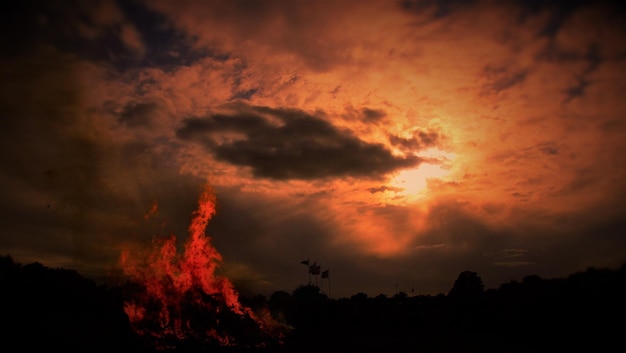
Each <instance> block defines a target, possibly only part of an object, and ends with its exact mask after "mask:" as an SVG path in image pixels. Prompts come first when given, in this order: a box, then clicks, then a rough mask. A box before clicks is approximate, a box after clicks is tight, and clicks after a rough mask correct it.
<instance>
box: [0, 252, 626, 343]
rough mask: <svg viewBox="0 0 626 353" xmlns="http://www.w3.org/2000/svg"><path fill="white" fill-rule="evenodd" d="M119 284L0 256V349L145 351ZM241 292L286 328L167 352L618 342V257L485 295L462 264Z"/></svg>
mask: <svg viewBox="0 0 626 353" xmlns="http://www.w3.org/2000/svg"><path fill="white" fill-rule="evenodd" d="M126 286H128V284H126V285H125V286H106V285H98V284H96V282H94V281H92V280H90V279H87V278H84V277H82V276H81V275H80V274H78V273H77V272H76V271H73V270H67V269H51V268H48V267H46V266H44V265H42V264H40V263H32V264H27V265H21V264H19V263H15V262H14V261H13V259H12V258H11V257H10V256H9V255H7V256H4V257H0V314H1V316H0V320H1V322H2V324H1V326H0V338H1V340H0V342H1V343H0V345H2V346H1V347H0V349H2V350H3V351H6V352H33V351H42V350H45V351H49V350H55V349H60V350H62V351H65V352H95V353H97V352H134V353H138V352H146V353H149V352H151V351H154V347H153V346H152V345H151V342H150V338H149V337H142V336H139V335H137V334H136V333H135V332H134V331H133V330H132V329H131V325H130V322H129V320H128V317H127V316H126V314H125V312H124V309H123V306H124V296H125V293H127V292H126V291H127V288H126ZM240 299H241V302H242V304H244V305H245V306H247V307H249V308H251V309H253V310H254V311H255V312H258V313H269V314H270V315H271V318H272V319H273V321H275V322H276V323H279V324H280V325H281V326H282V327H285V328H287V329H286V330H285V331H284V333H285V336H284V337H283V338H282V339H281V342H269V343H268V344H267V345H265V347H254V348H252V347H246V346H235V347H220V346H218V345H217V344H207V343H206V342H204V343H198V342H195V344H192V343H190V342H179V344H178V345H176V344H174V345H172V346H171V347H170V351H176V352H191V351H194V352H195V351H212V352H218V351H219V352H235V351H236V352H239V351H241V352H243V351H248V352H253V351H255V352H256V351H258V352H319V351H331V350H332V351H335V350H339V351H342V350H343V351H345V352H396V351H411V352H417V351H424V352H448V351H452V350H464V351H496V350H497V351H505V352H522V351H524V352H526V351H542V350H544V349H549V348H555V349H559V350H563V349H574V348H575V349H577V350H578V349H580V348H582V347H590V348H593V349H594V351H599V350H600V351H602V350H603V348H607V347H613V346H615V345H617V346H621V345H622V344H623V343H622V337H623V335H624V332H625V331H624V329H625V328H626V324H625V323H624V320H625V318H626V316H625V314H626V303H625V300H626V264H625V265H623V266H622V267H621V268H618V269H595V268H590V269H588V270H587V271H584V272H580V273H574V274H572V275H570V276H568V277H567V278H559V279H542V278H540V277H539V276H536V275H530V276H527V277H525V278H524V279H523V280H522V281H521V282H518V281H511V282H509V283H504V284H502V285H501V286H500V287H499V288H497V289H489V290H485V289H484V285H483V282H482V280H481V278H480V276H479V274H478V273H476V272H472V271H464V272H462V273H460V274H459V276H458V278H457V279H456V280H455V281H454V283H453V286H452V288H451V289H450V291H449V292H448V293H447V294H440V295H436V296H430V295H418V296H408V295H407V294H406V293H403V292H400V293H398V294H396V295H394V296H392V297H387V296H385V295H382V294H381V295H378V296H376V297H368V296H367V295H366V294H364V293H356V294H354V295H352V296H351V297H349V298H340V299H330V298H328V297H327V296H326V295H325V294H324V293H321V292H320V289H319V288H318V287H316V286H312V285H307V286H300V287H298V288H296V289H294V290H293V291H292V292H287V291H277V292H274V293H273V294H272V295H271V296H270V297H269V298H266V297H264V296H256V297H252V298H240ZM199 320H202V318H199ZM220 322H221V323H222V325H224V324H226V322H228V324H227V325H232V326H233V327H230V329H232V330H233V331H237V329H239V328H238V327H235V325H237V322H240V321H237V320H229V319H228V317H221V321H220ZM247 332H249V330H248V331H247ZM252 334H255V333H252ZM8 347H11V348H10V349H6V348H8Z"/></svg>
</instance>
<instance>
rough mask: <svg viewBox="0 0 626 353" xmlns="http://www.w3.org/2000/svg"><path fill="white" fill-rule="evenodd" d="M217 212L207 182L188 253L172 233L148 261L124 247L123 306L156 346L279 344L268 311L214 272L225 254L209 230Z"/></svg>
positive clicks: (277, 331) (135, 325) (134, 324)
mask: <svg viewBox="0 0 626 353" xmlns="http://www.w3.org/2000/svg"><path fill="white" fill-rule="evenodd" d="M214 214H215V196H214V194H213V193H212V191H211V189H210V188H209V187H207V188H205V190H204V191H203V192H202V194H201V195H200V198H199V201H198V208H197V209H196V211H194V212H193V215H192V220H191V224H190V226H189V237H188V239H187V241H186V243H185V245H184V246H185V248H184V253H182V254H178V253H177V250H176V237H175V236H174V235H172V236H171V237H169V238H167V239H164V240H161V241H160V242H159V243H157V244H156V245H157V246H156V248H155V249H154V251H153V252H152V253H151V254H150V255H149V256H148V258H147V259H144V260H145V263H143V262H140V261H138V260H137V259H136V258H135V256H134V255H133V254H131V253H130V251H128V250H126V251H123V252H122V255H121V264H122V268H123V270H124V273H125V275H127V276H128V277H129V279H130V280H129V282H128V283H129V284H128V285H127V286H126V299H125V303H124V310H125V311H126V314H127V315H128V317H129V319H130V322H131V324H132V326H133V328H134V329H135V331H136V332H137V333H138V334H140V335H141V336H143V337H146V338H147V339H149V340H150V341H151V342H152V343H153V344H154V345H155V347H156V348H160V349H169V348H180V347H181V346H185V347H197V348H206V347H208V346H246V347H253V346H255V347H261V346H265V345H267V344H269V343H280V339H281V336H282V334H281V332H280V331H279V330H277V326H276V325H274V324H273V323H272V319H271V316H270V315H269V313H265V314H262V315H257V314H255V313H254V312H253V311H252V310H251V309H250V308H247V307H245V306H243V305H242V304H241V303H240V302H239V295H238V293H237V291H236V290H235V288H234V286H233V284H232V283H231V282H230V281H229V280H228V279H227V278H224V277H220V276H218V275H216V273H215V270H216V269H217V267H218V266H219V264H220V263H221V261H222V256H221V255H220V254H219V253H218V252H217V250H216V249H215V248H214V247H213V246H212V245H211V242H210V238H209V237H207V236H206V234H205V230H206V226H207V224H208V222H209V220H210V219H211V217H212V216H213V215H214Z"/></svg>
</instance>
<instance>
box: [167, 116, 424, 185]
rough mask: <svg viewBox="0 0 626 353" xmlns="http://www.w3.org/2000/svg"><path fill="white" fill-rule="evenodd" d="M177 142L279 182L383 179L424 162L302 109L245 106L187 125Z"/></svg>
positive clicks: (179, 133)
mask: <svg viewBox="0 0 626 353" xmlns="http://www.w3.org/2000/svg"><path fill="white" fill-rule="evenodd" d="M177 136H178V137H179V138H181V139H183V140H188V141H197V142H200V143H201V144H202V145H203V146H204V147H205V148H206V149H207V150H208V151H209V152H210V153H212V154H213V155H214V156H215V158H217V159H218V160H221V161H225V162H228V163H231V164H234V165H237V166H242V167H249V168H251V170H252V174H253V175H255V176H257V177H263V178H270V179H276V180H290V179H300V180H314V179H323V178H338V177H355V178H371V179H380V178H382V177H383V176H384V175H385V174H388V173H391V172H393V171H395V170H397V169H402V168H407V167H414V166H417V165H418V164H419V163H420V161H421V159H420V158H418V157H415V156H407V157H400V156H395V155H393V154H392V153H391V151H389V150H388V149H387V148H386V147H385V146H384V145H382V144H375V143H369V142H366V141H363V140H361V139H359V138H358V137H357V136H355V135H353V134H352V133H350V132H349V131H343V130H341V129H339V128H337V127H335V126H333V125H332V124H331V123H329V122H328V121H326V120H324V119H322V118H320V117H318V116H316V115H312V114H309V113H306V112H304V111H301V110H297V109H275V108H268V107H259V106H250V107H247V106H241V105H239V106H236V109H235V111H233V112H230V113H226V114H213V115H209V116H207V117H204V118H188V119H185V121H184V122H183V126H182V127H181V128H180V129H178V131H177ZM229 136H232V137H229Z"/></svg>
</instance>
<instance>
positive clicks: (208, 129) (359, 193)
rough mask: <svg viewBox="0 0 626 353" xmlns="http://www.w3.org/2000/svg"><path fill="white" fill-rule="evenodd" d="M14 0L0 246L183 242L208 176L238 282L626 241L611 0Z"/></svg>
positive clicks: (6, 68) (560, 253)
mask: <svg viewBox="0 0 626 353" xmlns="http://www.w3.org/2000/svg"><path fill="white" fill-rule="evenodd" d="M17 4H19V5H17ZM14 6H21V8H13V9H5V10H6V11H3V12H2V15H0V16H2V23H3V26H4V28H3V34H2V42H3V45H2V47H3V54H1V59H0V60H1V61H0V63H1V65H0V76H1V80H0V90H1V96H0V117H1V122H0V144H1V146H2V148H1V149H0V163H1V170H0V191H1V193H2V195H3V196H2V198H0V213H1V214H2V217H1V222H2V232H1V233H0V234H1V235H0V255H4V254H9V255H11V256H12V257H13V258H14V260H15V261H16V262H20V263H30V262H34V261H39V262H41V263H42V264H44V265H47V266H50V267H64V268H71V269H76V270H78V271H79V272H81V273H83V274H85V275H87V276H93V277H98V278H99V277H106V276H110V275H113V274H118V273H119V271H118V269H117V266H118V261H119V258H120V253H121V251H122V250H123V249H134V251H137V252H141V251H148V250H149V249H151V248H152V247H153V246H154V245H153V243H154V241H155V239H157V238H159V237H164V236H169V235H171V234H174V235H176V237H177V239H178V242H179V244H181V245H182V244H183V243H184V241H185V238H186V237H187V235H188V231H187V228H188V226H189V223H190V220H191V214H192V212H193V211H194V209H195V208H196V206H197V200H198V197H199V195H200V193H201V192H202V190H203V189H202V187H203V185H205V184H206V183H208V184H209V185H210V187H211V188H212V189H213V191H214V194H215V197H216V200H217V206H216V207H217V213H216V214H215V216H214V217H213V219H212V220H211V221H210V223H209V226H208V229H207V235H208V236H210V237H211V239H212V244H213V245H214V246H215V248H216V249H217V251H218V252H219V253H220V254H221V255H222V257H223V262H222V264H221V266H220V269H219V271H220V274H222V275H224V276H226V277H228V278H230V279H231V280H232V281H233V283H234V284H235V285H236V287H237V288H238V290H239V291H240V292H241V293H242V294H250V293H252V294H263V295H270V294H271V293H273V292H274V291H277V290H286V291H289V292H290V291H292V290H293V289H295V288H296V287H297V286H299V285H302V284H307V283H308V281H309V279H311V281H312V282H313V283H318V284H319V285H320V286H321V289H322V291H323V292H326V293H328V292H330V293H329V294H330V295H331V297H349V296H351V295H353V294H356V293H358V292H363V293H366V294H368V295H369V296H372V297H373V296H376V295H378V294H385V295H388V296H391V295H394V294H395V293H396V292H400V291H401V292H405V293H407V294H409V295H418V294H433V295H434V294H439V293H447V292H448V291H449V290H450V288H452V286H453V284H454V280H455V279H456V277H457V276H458V274H459V273H460V272H462V271H465V270H471V271H475V272H477V273H478V274H479V275H480V277H481V278H482V279H483V281H484V283H485V286H486V288H498V287H499V285H500V284H502V283H506V282H509V281H511V280H518V281H521V280H522V279H523V277H524V276H526V275H533V274H536V275H539V276H541V277H542V278H554V277H564V276H567V275H569V274H571V273H573V272H577V271H584V270H586V269H587V268H589V267H596V268H603V267H610V268H616V267H619V266H621V264H622V263H623V262H626V201H625V200H626V138H625V136H626V16H625V15H626V7H625V6H623V5H622V6H620V2H613V1H605V2H603V1H522V0H519V1H456V0H445V1H443V0H442V1H434V0H424V1H419V0H415V1H395V0H390V1H386V0H379V1H374V0H372V1H363V0H359V1H356V0H341V1H330V0H328V1H326V0H317V1H313V0H303V1H285V0H282V1H279V0H276V1H243V0H235V1H180V0H177V1H174V0H156V1H146V2H142V1H119V2H115V1H104V0H103V1H78V0H77V1H45V0H41V1H24V2H16V4H14ZM138 256H139V255H138ZM307 259H309V260H310V262H311V263H313V262H314V261H315V262H317V264H319V265H321V270H322V271H323V270H327V269H328V270H329V275H330V276H329V280H327V279H324V280H323V281H322V279H321V278H316V277H315V276H311V277H309V275H308V272H307V266H304V265H302V264H301V263H300V262H301V261H302V260H307ZM329 285H330V286H329Z"/></svg>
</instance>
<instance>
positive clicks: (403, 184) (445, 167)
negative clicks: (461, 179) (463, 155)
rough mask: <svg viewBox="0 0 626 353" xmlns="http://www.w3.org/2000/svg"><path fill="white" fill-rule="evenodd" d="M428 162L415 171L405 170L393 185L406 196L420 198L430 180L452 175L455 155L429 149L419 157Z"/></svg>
mask: <svg viewBox="0 0 626 353" xmlns="http://www.w3.org/2000/svg"><path fill="white" fill-rule="evenodd" d="M418 156H419V157H422V158H424V159H425V160H426V162H423V163H422V164H420V165H419V166H418V167H417V168H414V169H405V170H403V171H401V172H400V173H398V174H397V175H396V176H395V177H394V178H393V179H392V180H391V185H392V186H394V187H396V188H400V189H402V192H401V193H402V194H404V195H406V196H418V195H419V194H423V193H424V191H425V190H426V186H427V183H426V182H427V180H428V179H433V178H436V179H442V178H445V177H446V176H448V175H449V174H450V169H451V165H452V161H453V160H454V154H452V153H448V152H444V151H441V150H439V149H434V148H432V149H428V150H426V151H423V152H422V153H420V154H419V155H418Z"/></svg>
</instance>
